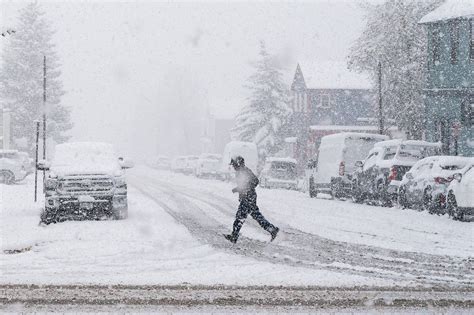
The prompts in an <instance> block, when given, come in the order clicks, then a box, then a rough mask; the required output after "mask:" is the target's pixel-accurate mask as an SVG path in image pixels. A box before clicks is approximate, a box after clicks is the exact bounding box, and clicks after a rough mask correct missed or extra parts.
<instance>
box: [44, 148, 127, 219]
mask: <svg viewBox="0 0 474 315" xmlns="http://www.w3.org/2000/svg"><path fill="white" fill-rule="evenodd" d="M132 166H133V162H131V161H130V160H126V159H123V158H121V157H119V156H118V155H117V154H116V153H115V150H114V148H113V146H112V145H110V144H107V143H98V142H75V143H64V144H59V145H57V146H56V147H55V153H54V157H53V159H52V161H51V162H49V161H41V162H39V163H38V169H39V170H45V171H47V173H46V178H45V180H44V194H45V208H44V210H43V212H42V214H41V221H42V222H43V223H45V224H49V223H55V222H60V221H64V220H67V219H72V220H80V219H102V218H113V219H125V218H126V217H127V216H128V204H127V182H126V179H125V173H124V169H127V168H130V167H132Z"/></svg>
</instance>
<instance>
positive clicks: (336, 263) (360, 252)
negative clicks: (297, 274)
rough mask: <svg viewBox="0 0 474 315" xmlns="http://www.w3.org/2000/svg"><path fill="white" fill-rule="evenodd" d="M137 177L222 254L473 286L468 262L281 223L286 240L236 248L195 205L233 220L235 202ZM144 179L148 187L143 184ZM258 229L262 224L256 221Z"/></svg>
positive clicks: (246, 242) (144, 188) (145, 190)
mask: <svg viewBox="0 0 474 315" xmlns="http://www.w3.org/2000/svg"><path fill="white" fill-rule="evenodd" d="M133 177H134V179H133V180H132V182H133V185H134V186H135V187H137V189H138V190H139V191H141V192H142V193H144V194H145V195H147V196H148V197H150V198H151V199H153V200H154V201H156V202H157V203H158V204H159V205H160V206H162V207H163V208H164V209H165V210H166V211H167V212H168V213H169V214H170V215H172V216H173V217H174V218H175V220H176V221H177V222H179V223H181V224H183V225H184V226H186V227H187V228H188V230H189V231H190V232H191V233H192V234H193V235H194V236H195V237H197V238H198V239H199V240H200V241H202V242H204V243H206V244H209V245H211V246H213V247H215V248H217V249H219V250H226V251H228V250H229V249H231V250H232V251H233V252H234V253H237V254H240V255H244V256H248V257H252V258H255V259H259V260H263V261H268V262H272V263H281V264H285V265H292V266H297V267H305V268H316V269H327V270H331V271H336V272H349V273H352V274H357V275H361V276H368V277H377V278H388V279H393V280H401V281H411V282H414V283H423V284H437V285H439V284H443V285H447V286H470V285H472V273H471V271H470V268H469V265H470V263H469V261H468V260H463V259H460V258H459V259H457V258H452V257H448V256H436V255H429V254H422V253H413V252H401V251H395V250H389V249H383V248H378V247H373V246H367V245H360V244H351V243H345V242H338V241H333V240H330V239H326V238H322V237H319V236H317V235H314V234H309V233H306V232H303V231H299V230H297V229H294V228H291V227H289V226H285V225H281V228H282V232H283V234H284V240H283V241H281V242H277V243H267V242H262V241H258V240H251V239H248V238H247V237H241V238H240V239H239V242H238V244H237V245H234V246H231V247H230V246H229V243H228V242H227V241H226V240H224V238H223V237H222V236H221V234H222V233H224V232H226V231H228V227H225V226H224V225H223V224H221V223H219V222H217V221H216V220H215V219H214V218H213V217H211V216H209V214H208V213H206V211H204V210H203V209H202V208H201V207H199V205H197V204H196V202H192V200H196V201H199V202H202V203H205V204H208V205H209V206H210V207H212V208H214V209H217V210H218V211H220V212H221V213H223V214H224V215H226V216H229V217H230V220H233V217H234V215H235V213H234V212H235V209H234V207H235V205H234V204H233V203H232V202H231V201H230V200H229V199H226V198H223V197H221V196H217V195H215V194H212V193H204V194H205V196H204V197H203V192H202V191H191V192H190V190H189V188H184V187H180V186H179V185H174V184H170V183H169V182H164V181H160V180H157V179H156V178H151V177H148V176H145V177H141V176H133ZM144 179H146V182H147V184H148V185H143V180H144ZM183 191H187V192H183ZM160 197H161V198H162V199H164V200H168V201H172V202H173V203H174V207H171V206H169V205H168V204H166V203H165V202H164V201H163V200H161V199H160ZM209 199H210V200H209ZM215 200H218V201H219V203H216V202H215ZM176 207H178V209H179V211H177V210H176ZM250 221H251V220H250ZM230 222H231V221H230ZM249 223H250V222H249ZM252 223H253V222H252ZM253 225H254V226H256V223H254V224H253ZM216 231H217V232H216Z"/></svg>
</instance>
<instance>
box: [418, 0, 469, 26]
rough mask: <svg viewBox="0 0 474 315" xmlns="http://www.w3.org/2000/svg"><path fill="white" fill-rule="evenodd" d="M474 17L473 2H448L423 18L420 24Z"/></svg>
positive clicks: (453, 0) (467, 0) (448, 0)
mask: <svg viewBox="0 0 474 315" xmlns="http://www.w3.org/2000/svg"><path fill="white" fill-rule="evenodd" d="M462 17H464V18H472V17H474V1H472V0H447V1H446V2H444V3H443V4H442V5H440V6H439V7H438V8H437V9H435V10H433V11H431V12H430V13H428V14H427V15H425V16H424V17H422V18H421V20H420V21H419V23H420V24H424V23H434V22H439V21H447V20H451V19H457V18H462Z"/></svg>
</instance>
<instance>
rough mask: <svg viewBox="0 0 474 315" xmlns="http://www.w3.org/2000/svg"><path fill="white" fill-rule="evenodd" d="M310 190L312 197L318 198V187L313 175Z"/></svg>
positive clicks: (310, 179)
mask: <svg viewBox="0 0 474 315" xmlns="http://www.w3.org/2000/svg"><path fill="white" fill-rule="evenodd" d="M308 191H309V197H310V198H316V196H317V195H318V192H317V191H316V187H315V185H314V179H313V177H310V178H309V185H308Z"/></svg>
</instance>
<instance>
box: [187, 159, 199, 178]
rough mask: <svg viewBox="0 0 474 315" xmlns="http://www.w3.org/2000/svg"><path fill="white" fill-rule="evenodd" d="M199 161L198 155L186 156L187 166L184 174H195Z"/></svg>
mask: <svg viewBox="0 0 474 315" xmlns="http://www.w3.org/2000/svg"><path fill="white" fill-rule="evenodd" d="M198 160H199V156H197V155H188V156H186V165H185V166H184V170H183V172H184V173H185V174H188V175H191V174H194V170H195V169H196V166H197V162H198Z"/></svg>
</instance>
